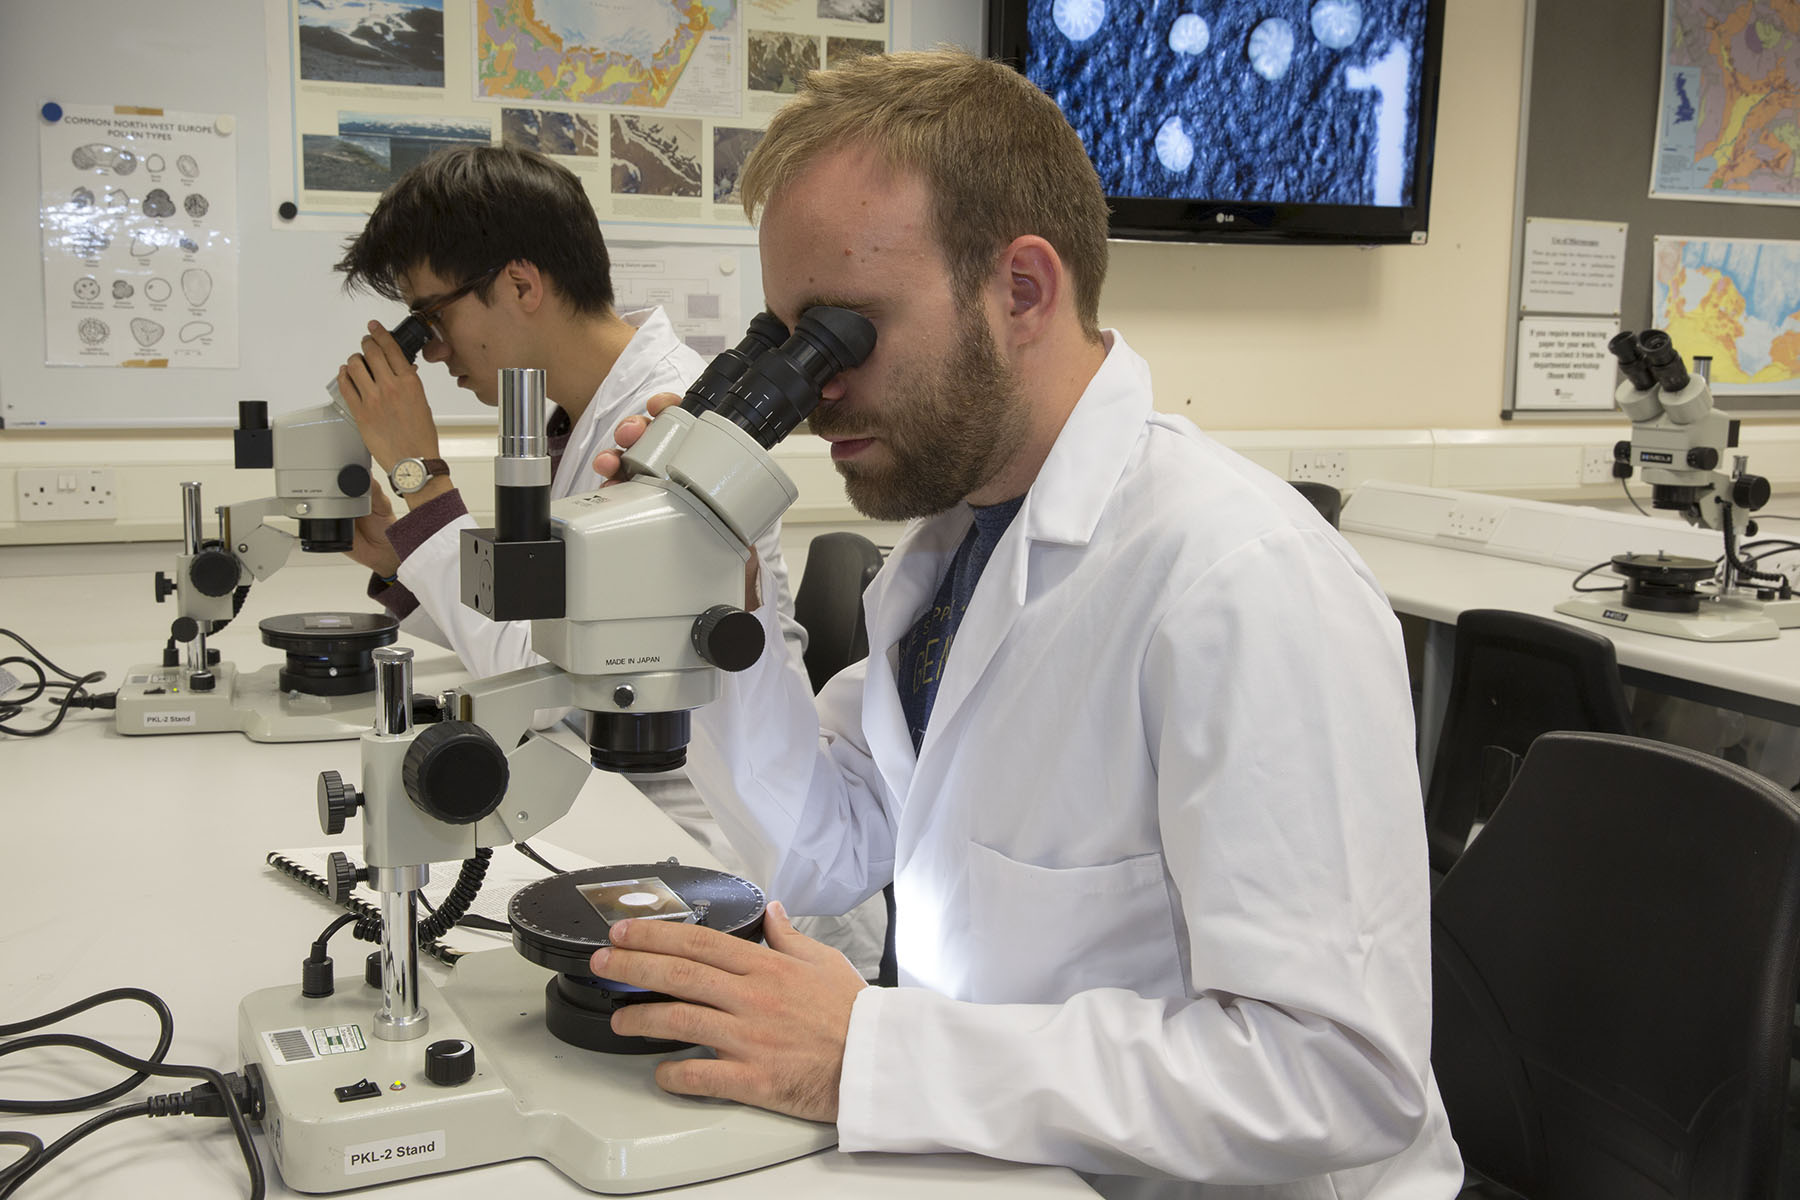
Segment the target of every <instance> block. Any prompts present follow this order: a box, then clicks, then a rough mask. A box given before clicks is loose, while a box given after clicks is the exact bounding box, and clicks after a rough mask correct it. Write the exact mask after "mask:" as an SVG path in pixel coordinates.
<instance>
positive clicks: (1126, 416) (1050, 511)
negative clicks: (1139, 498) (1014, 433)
mask: <svg viewBox="0 0 1800 1200" xmlns="http://www.w3.org/2000/svg"><path fill="white" fill-rule="evenodd" d="M1101 337H1102V338H1103V339H1104V341H1105V343H1106V358H1105V360H1104V361H1102V362H1101V364H1100V369H1099V370H1098V371H1096V372H1095V373H1094V377H1093V379H1091V380H1090V381H1089V382H1088V385H1087V388H1086V389H1085V390H1084V391H1083V392H1082V393H1081V399H1080V400H1078V401H1076V403H1075V408H1074V410H1073V411H1071V412H1070V413H1069V419H1068V420H1067V421H1065V422H1064V423H1063V427H1062V432H1061V433H1059V434H1057V435H1056V442H1055V444H1054V445H1052V446H1051V447H1050V454H1049V457H1047V458H1046V459H1045V460H1044V465H1043V466H1042V467H1040V468H1039V469H1038V473H1037V478H1036V479H1035V480H1034V481H1033V482H1032V485H1031V490H1030V492H1028V493H1027V495H1026V500H1025V507H1024V508H1023V509H1021V510H1020V512H1019V519H1020V520H1021V521H1022V522H1023V524H1024V529H1025V536H1026V538H1028V539H1029V540H1031V541H1036V542H1055V543H1057V544H1059V545H1065V546H1085V545H1087V543H1088V541H1089V540H1090V539H1091V538H1092V537H1093V536H1094V529H1095V527H1097V526H1098V525H1099V524H1100V514H1101V513H1102V512H1103V511H1105V508H1106V503H1107V501H1108V499H1110V498H1111V496H1112V494H1113V492H1114V490H1115V488H1116V487H1117V485H1118V482H1119V477H1120V476H1121V475H1123V474H1124V473H1125V464H1126V462H1127V461H1128V460H1129V459H1130V456H1131V451H1132V447H1134V446H1135V445H1137V443H1138V439H1139V438H1141V437H1142V436H1143V434H1144V422H1145V421H1146V420H1147V419H1148V418H1149V416H1150V413H1151V411H1152V407H1153V406H1152V404H1151V390H1150V364H1149V363H1147V362H1145V361H1144V360H1143V359H1142V358H1140V357H1138V355H1137V352H1136V351H1134V350H1132V348H1131V347H1130V346H1128V345H1126V343H1125V338H1124V336H1123V335H1121V334H1120V333H1119V332H1118V331H1117V330H1116V329H1108V330H1104V331H1102V333H1101Z"/></svg>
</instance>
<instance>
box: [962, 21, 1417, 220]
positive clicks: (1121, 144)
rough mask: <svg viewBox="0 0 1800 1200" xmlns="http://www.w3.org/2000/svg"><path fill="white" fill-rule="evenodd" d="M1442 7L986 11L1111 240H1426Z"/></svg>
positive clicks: (993, 47) (998, 51)
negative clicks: (1056, 116) (1058, 111)
mask: <svg viewBox="0 0 1800 1200" xmlns="http://www.w3.org/2000/svg"><path fill="white" fill-rule="evenodd" d="M1443 26H1444V0H989V6H988V53H989V54H990V55H993V56H994V57H997V58H1001V59H1004V60H1005V61H1007V62H1008V63H1010V64H1011V65H1012V66H1013V67H1015V68H1016V69H1018V70H1020V71H1022V72H1024V73H1025V75H1026V76H1027V77H1028V78H1030V79H1031V81H1032V82H1033V83H1035V84H1037V85H1038V86H1039V87H1041V88H1043V89H1044V91H1045V92H1047V93H1048V94H1049V95H1050V96H1051V97H1052V98H1054V99H1055V100H1056V102H1057V104H1059V105H1060V106H1061V107H1062V110H1063V112H1064V114H1065V115H1067V117H1068V119H1069V123H1070V124H1072V125H1073V126H1074V127H1075V131H1076V132H1077V133H1079V134H1080V135H1081V140H1082V143H1083V145H1085V146H1086V147H1087V152H1088V157H1089V158H1091V159H1092V160H1093V163H1094V167H1095V169H1096V170H1098V171H1099V173H1100V182H1101V184H1102V185H1103V186H1104V188H1105V190H1106V195H1107V199H1108V203H1109V204H1110V206H1111V208H1112V233H1113V236H1114V237H1120V238H1137V239H1149V240H1158V241H1207V242H1211V241H1221V242H1223V241H1296V240H1298V241H1323V242H1362V243H1374V242H1411V243H1415V244H1417V243H1423V242H1424V241H1425V233H1426V216H1427V211H1428V207H1429V200H1430V196H1431V145H1432V136H1433V133H1434V130H1435V125H1436V116H1437V92H1438V75H1439V70H1440V63H1441V54H1442V44H1443Z"/></svg>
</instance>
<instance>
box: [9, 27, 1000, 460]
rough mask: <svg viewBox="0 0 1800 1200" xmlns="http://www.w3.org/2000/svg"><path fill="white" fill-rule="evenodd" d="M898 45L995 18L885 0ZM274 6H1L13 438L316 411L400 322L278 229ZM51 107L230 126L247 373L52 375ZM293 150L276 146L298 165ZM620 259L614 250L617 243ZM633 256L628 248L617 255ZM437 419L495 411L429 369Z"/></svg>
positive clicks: (336, 244)
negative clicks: (370, 330) (268, 14)
mask: <svg viewBox="0 0 1800 1200" xmlns="http://www.w3.org/2000/svg"><path fill="white" fill-rule="evenodd" d="M889 2H890V3H891V4H892V5H893V10H894V11H893V17H894V43H895V45H897V46H922V47H929V46H936V45H939V44H944V43H948V44H951V45H960V46H965V47H969V48H972V49H979V48H980V47H981V38H982V20H983V6H982V5H981V4H978V3H971V2H970V0H889ZM264 13H265V6H264V5H263V4H261V3H248V2H241V0H240V2H234V3H224V4H222V3H218V2H217V0H167V2H166V3H164V4H161V5H157V6H154V7H153V8H150V9H146V8H142V7H140V6H132V5H127V4H124V3H122V2H120V0H58V2H57V3H53V4H37V3H25V2H18V3H15V2H12V0H7V2H6V3H4V4H0V162H5V163H6V164H7V167H8V169H7V170H6V171H5V172H0V280H4V281H5V282H4V284H3V285H0V286H3V287H4V289H5V294H6V296H7V303H6V307H5V319H4V320H0V428H4V429H9V430H10V429H28V428H80V427H90V428H152V427H169V428H205V427H215V428H226V427H231V426H234V425H236V423H237V405H238V402H239V401H240V400H262V401H265V402H267V404H268V405H269V411H270V413H271V414H276V413H281V412H286V411H289V410H291V409H295V408H302V407H305V406H307V405H312V404H317V403H319V401H320V396H321V395H322V393H323V388H324V386H325V384H326V382H327V381H328V380H330V379H332V378H333V377H334V376H335V374H336V372H337V367H338V364H339V363H341V362H343V360H344V359H345V358H347V357H348V356H349V355H350V354H351V353H353V352H354V351H355V350H356V349H357V345H358V343H359V341H360V339H361V337H362V333H363V328H364V324H365V323H366V322H367V321H368V320H369V319H371V318H374V319H376V320H380V321H383V322H384V323H386V324H390V325H391V324H393V323H394V322H395V321H397V320H398V319H399V317H400V316H401V310H400V307H399V306H398V305H396V304H393V303H391V302H389V301H384V300H382V299H380V298H379V297H370V296H366V295H359V296H347V295H346V294H345V293H344V291H343V288H342V277H341V276H339V275H338V273H337V272H336V271H334V270H332V264H333V263H335V262H336V261H337V260H338V257H339V255H340V252H341V249H342V246H343V243H344V240H345V238H346V237H347V236H348V235H346V234H343V233H334V232H323V231H306V230H296V229H291V228H277V227H276V226H277V221H276V218H275V216H274V209H275V206H276V205H277V204H279V203H280V201H281V199H283V198H282V197H275V198H271V196H270V194H269V177H270V172H269V153H270V150H271V146H270V143H269V138H268V135H267V133H266V132H265V131H266V130H267V129H268V128H269V111H268V110H269V102H268V77H267V68H266V65H265V64H266V58H267V55H266V50H265V47H266V45H267V38H268V31H267V29H266V27H265V24H264ZM46 102H56V103H58V104H63V105H70V104H105V105H114V104H130V105H141V106H145V107H151V108H162V109H170V110H186V111H193V112H214V113H221V114H230V115H231V116H232V117H233V118H234V119H235V123H236V128H237V130H238V131H239V132H238V136H239V138H240V139H241V140H240V143H239V145H238V148H237V174H238V178H237V187H238V213H239V216H238V236H239V239H240V246H239V250H240V254H239V264H240V267H239V269H240V279H239V301H238V303H239V311H238V323H239V330H240V336H239V365H238V366H237V367H235V368H221V369H180V370H178V369H169V370H134V369H127V368H118V367H49V366H45V365H44V285H43V277H44V269H43V254H42V242H41V238H40V235H39V231H38V200H39V196H38V166H37V164H38V139H39V129H40V127H41V124H42V121H43V117H42V116H41V115H40V110H41V109H42V107H43V105H44V104H45V103H46ZM286 149H287V148H286V147H274V150H275V152H276V153H285V152H286ZM611 244H612V243H611V242H610V241H609V245H611ZM619 245H620V246H621V247H626V246H629V245H630V243H623V242H621V243H619ZM721 253H727V254H736V255H737V256H738V257H739V259H740V269H739V270H738V272H737V278H738V279H739V280H740V286H741V288H742V297H743V311H744V312H746V313H753V312H757V311H759V310H760V309H761V307H762V272H761V269H760V267H759V265H758V262H757V257H756V252H755V250H754V249H753V248H750V247H732V248H729V249H722V250H721ZM423 377H424V379H425V391H426V395H427V396H428V397H429V398H430V400H431V404H432V408H433V410H434V411H435V412H436V413H437V414H438V416H439V418H440V420H443V421H444V422H446V423H450V424H461V423H474V422H485V421H489V420H491V419H492V414H491V410H489V409H486V408H484V407H483V406H482V405H481V404H480V403H479V402H477V401H476V400H474V399H473V398H472V397H471V396H469V395H468V394H466V393H464V392H459V391H458V390H457V389H456V387H455V386H454V385H453V384H452V382H451V381H450V379H449V378H448V377H447V375H446V374H445V372H443V371H442V370H441V369H438V368H435V367H427V368H426V370H425V371H424V373H423Z"/></svg>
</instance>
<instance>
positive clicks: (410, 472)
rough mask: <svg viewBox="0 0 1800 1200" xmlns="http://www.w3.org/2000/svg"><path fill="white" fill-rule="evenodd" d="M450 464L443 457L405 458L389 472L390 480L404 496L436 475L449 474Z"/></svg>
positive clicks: (395, 488)
mask: <svg viewBox="0 0 1800 1200" xmlns="http://www.w3.org/2000/svg"><path fill="white" fill-rule="evenodd" d="M449 473H450V464H449V463H447V462H445V461H444V460H443V459H441V458H403V459H401V460H400V461H399V462H397V463H395V464H394V469H393V470H392V471H390V472H389V473H388V482H389V483H391V484H393V485H394V490H395V491H396V492H398V493H399V494H400V495H402V496H410V495H412V494H413V493H414V492H416V491H418V490H419V489H420V488H422V487H424V486H425V485H426V483H428V482H429V481H430V480H431V478H432V477H433V476H435V475H448V474H449Z"/></svg>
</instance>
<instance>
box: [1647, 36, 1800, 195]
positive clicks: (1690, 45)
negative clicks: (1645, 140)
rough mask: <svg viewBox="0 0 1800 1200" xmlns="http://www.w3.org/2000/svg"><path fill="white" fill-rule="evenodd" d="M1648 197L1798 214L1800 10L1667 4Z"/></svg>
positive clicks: (1799, 192) (1799, 167)
mask: <svg viewBox="0 0 1800 1200" xmlns="http://www.w3.org/2000/svg"><path fill="white" fill-rule="evenodd" d="M1665 3H1666V5H1667V7H1666V9H1665V11H1664V20H1663V79H1662V99H1661V102H1660V106H1659V112H1658V121H1657V146H1656V157H1655V160H1654V165H1653V166H1652V168H1651V171H1652V174H1651V180H1650V194H1651V195H1652V196H1655V197H1660V198H1663V199H1675V200H1710V201H1719V200H1725V201H1736V202H1740V203H1749V204H1800V0H1665Z"/></svg>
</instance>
